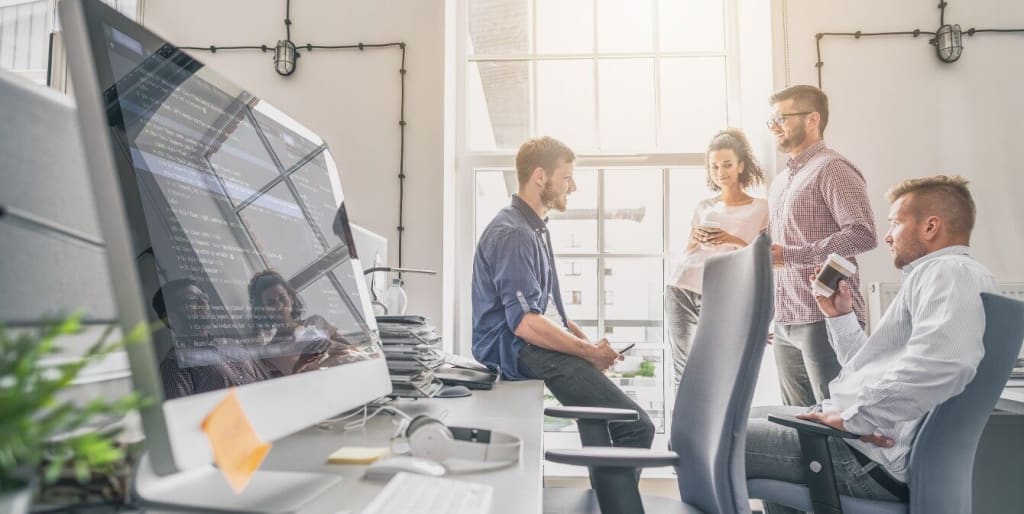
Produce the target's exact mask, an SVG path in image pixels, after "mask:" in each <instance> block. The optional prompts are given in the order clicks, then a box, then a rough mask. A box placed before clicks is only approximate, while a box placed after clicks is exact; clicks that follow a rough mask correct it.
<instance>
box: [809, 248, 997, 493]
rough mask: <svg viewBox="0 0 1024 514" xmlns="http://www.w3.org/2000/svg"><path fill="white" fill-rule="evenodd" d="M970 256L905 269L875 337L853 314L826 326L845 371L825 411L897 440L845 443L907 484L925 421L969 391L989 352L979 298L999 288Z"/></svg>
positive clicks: (946, 254)
mask: <svg viewBox="0 0 1024 514" xmlns="http://www.w3.org/2000/svg"><path fill="white" fill-rule="evenodd" d="M968 252H969V249H968V247H966V246H950V247H947V248H943V249H941V250H937V251H934V252H932V253H930V254H928V255H925V256H923V257H921V258H919V259H917V260H915V261H914V262H912V263H910V264H908V265H906V266H904V267H903V284H902V286H901V287H900V291H899V293H898V294H897V295H896V298H895V299H894V300H893V302H892V305H890V306H889V309H888V310H886V311H885V315H884V316H882V319H881V321H879V324H878V327H877V328H876V329H875V330H874V332H873V333H872V334H871V336H870V337H868V336H867V335H866V334H865V333H864V330H863V329H861V327H860V324H859V323H858V322H857V318H856V316H855V315H854V314H853V313H849V314H846V315H843V316H837V317H834V318H828V319H827V320H826V325H827V326H828V332H829V341H830V342H831V344H832V347H833V348H834V349H835V352H836V357H837V358H838V359H839V364H840V365H842V371H841V372H840V373H839V376H838V377H836V379H835V380H833V381H832V382H831V383H830V384H829V392H830V394H831V398H830V399H828V400H825V401H824V402H822V410H823V411H824V412H839V413H840V414H841V416H842V418H843V424H844V426H845V427H846V430H848V431H850V432H853V433H855V434H880V435H884V436H886V437H889V438H891V439H892V440H893V441H894V443H895V444H894V446H893V447H892V448H882V447H880V446H875V445H873V444H871V443H865V442H862V441H860V440H855V439H854V440H847V442H849V443H850V444H851V445H853V446H854V447H855V448H857V449H858V450H859V451H860V452H861V453H863V454H865V455H867V456H868V457H869V458H871V460H873V461H875V462H878V463H879V464H881V465H882V466H884V467H885V469H886V470H887V471H889V473H890V474H892V475H893V476H894V477H895V478H897V479H899V480H902V481H904V482H905V481H906V475H907V464H908V459H909V456H910V448H911V445H912V443H913V441H914V436H915V435H916V434H917V429H918V427H919V426H920V425H921V421H923V420H924V417H925V415H926V414H928V412H930V411H931V410H932V409H934V408H935V407H937V406H938V405H939V404H940V403H942V402H944V401H946V400H947V399H949V398H952V397H953V396H956V395H957V394H960V393H961V392H962V391H963V390H964V388H965V387H967V384H968V383H969V382H970V381H971V379H972V378H974V374H975V372H976V370H977V368H978V363H979V362H981V357H982V356H983V355H984V354H985V348H984V346H983V345H982V340H981V339H982V335H983V334H984V332H985V312H984V309H983V306H982V303H981V296H980V295H981V293H983V292H994V291H996V290H997V288H996V283H995V279H994V278H993V277H992V274H991V273H990V272H989V271H988V269H986V268H985V266H983V265H982V264H981V263H979V262H978V261H976V260H974V259H973V258H971V256H970V255H969V253H968Z"/></svg>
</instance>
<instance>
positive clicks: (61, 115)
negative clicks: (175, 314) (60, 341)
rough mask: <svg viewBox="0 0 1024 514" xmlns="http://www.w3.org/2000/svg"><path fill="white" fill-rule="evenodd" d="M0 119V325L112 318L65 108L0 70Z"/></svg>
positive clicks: (71, 119)
mask: <svg viewBox="0 0 1024 514" xmlns="http://www.w3.org/2000/svg"><path fill="white" fill-rule="evenodd" d="M0 112H2V113H3V119H2V121H0V206H3V208H5V209H6V210H7V212H6V214H4V215H3V216H0V242H2V244H0V320H2V321H4V322H6V323H9V324H12V323H13V324H23V323H29V322H33V321H35V320H38V319H39V318H40V316H42V315H44V314H53V313H58V312H61V311H69V310H74V309H84V310H86V311H87V312H88V317H89V318H91V319H100V320H112V319H114V318H115V314H114V303H113V299H112V296H111V290H110V284H109V282H108V278H107V277H108V274H107V268H106V261H105V260H104V255H103V249H102V248H101V247H97V246H96V245H95V244H94V243H89V242H87V240H92V241H94V242H97V243H100V244H101V242H102V240H101V238H100V235H99V225H98V223H97V221H96V210H95V205H94V204H93V199H92V192H91V191H90V189H89V180H88V176H87V175H86V173H87V172H86V169H85V164H84V155H83V151H82V143H81V138H80V137H79V134H78V124H77V121H76V120H75V112H74V106H73V103H72V102H71V100H70V99H68V98H67V97H65V96H64V95H61V94H60V93H57V92H55V91H53V90H50V89H47V88H45V87H42V86H39V85H37V84H34V83H31V82H29V81H27V80H25V79H23V78H21V77H19V76H16V75H14V74H11V73H8V72H6V71H0ZM47 225H48V226H49V227H47ZM76 235H77V236H80V238H76V237H75V236H76Z"/></svg>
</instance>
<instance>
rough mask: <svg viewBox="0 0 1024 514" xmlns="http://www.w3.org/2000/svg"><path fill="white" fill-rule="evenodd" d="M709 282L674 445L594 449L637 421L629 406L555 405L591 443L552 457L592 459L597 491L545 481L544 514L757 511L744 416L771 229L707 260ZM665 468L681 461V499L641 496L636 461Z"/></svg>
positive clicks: (767, 298) (763, 305) (760, 350)
mask: <svg viewBox="0 0 1024 514" xmlns="http://www.w3.org/2000/svg"><path fill="white" fill-rule="evenodd" d="M704 284H705V288H704V296H703V298H702V303H703V306H702V308H701V316H700V320H699V321H698V322H697V330H696V333H695V334H694V339H693V346H692V348H691V351H690V355H689V359H688V362H687V365H686V371H685V372H684V373H683V376H682V379H681V381H680V383H679V389H678V391H677V393H676V402H675V410H674V412H673V415H672V435H671V443H672V444H671V448H672V450H673V451H656V450H644V449H636V448H611V447H604V448H602V447H588V445H590V444H592V443H594V442H595V441H597V442H599V443H600V442H605V441H606V442H607V443H606V444H599V445H597V446H610V445H611V444H610V436H609V435H608V427H607V424H608V423H609V422H614V420H624V419H627V420H628V419H636V417H637V414H636V412H633V411H631V410H627V409H593V408H590V409H584V408H572V407H562V408H555V409H548V410H547V411H546V413H547V414H549V415H562V416H564V417H573V418H576V419H578V420H579V424H580V435H581V438H583V443H584V445H585V447H584V448H582V449H579V450H550V451H548V452H546V454H545V457H546V458H547V460H550V461H552V462H559V463H563V464H571V465H578V466H587V467H588V468H589V471H590V476H591V483H592V485H593V487H594V489H593V490H588V489H571V488H561V489H559V488H549V489H545V490H544V511H545V512H552V513H553V512H559V513H597V512H601V513H603V514H619V513H628V514H637V513H643V512H645V511H646V512H650V513H654V512H657V513H665V512H678V513H688V514H692V513H698V512H700V513H707V514H734V513H749V512H750V507H749V502H748V499H747V490H746V472H745V467H744V450H745V443H746V434H747V416H748V414H749V411H750V402H751V400H752V398H753V395H754V386H755V385H756V383H757V376H758V372H759V370H760V366H761V357H762V355H763V354H764V348H765V344H766V340H767V337H768V324H769V322H770V321H771V319H772V312H773V302H774V300H773V294H772V266H771V240H770V238H769V237H768V235H767V234H762V235H761V236H759V237H758V238H757V240H755V241H754V243H752V244H750V245H749V246H747V247H746V248H743V249H740V250H737V251H734V252H730V253H728V254H725V255H721V256H716V257H713V258H711V259H709V260H708V262H707V263H706V265H705V268H704ZM602 427H603V428H602ZM660 466H673V467H675V469H676V474H677V477H678V483H679V495H680V497H681V498H682V502H679V501H678V500H675V499H671V498H663V497H653V496H648V497H641V496H640V493H639V490H638V488H637V474H636V470H637V468H644V467H660ZM595 493H596V494H595ZM595 496H596V499H595ZM595 500H596V501H595Z"/></svg>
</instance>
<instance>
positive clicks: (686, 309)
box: [665, 285, 701, 388]
mask: <svg viewBox="0 0 1024 514" xmlns="http://www.w3.org/2000/svg"><path fill="white" fill-rule="evenodd" d="M700 301H701V295H700V293H695V292H693V291H690V290H689V289H680V288H678V287H676V286H672V285H666V286H665V311H666V314H667V315H668V319H667V321H668V333H669V337H670V338H671V339H672V365H673V368H674V369H675V375H674V377H675V382H674V384H675V387H676V388H678V387H679V379H680V378H681V377H682V376H683V368H685V367H686V359H687V357H688V356H689V355H690V345H691V344H692V343H693V333H694V331H695V330H696V329H697V318H699V317H700Z"/></svg>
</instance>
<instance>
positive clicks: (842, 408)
mask: <svg viewBox="0 0 1024 514" xmlns="http://www.w3.org/2000/svg"><path fill="white" fill-rule="evenodd" d="M888 198H889V201H890V202H892V207H891V208H890V210H889V224H890V227H889V232H888V233H887V234H886V236H885V242H886V243H887V244H888V245H889V249H890V253H891V254H892V257H893V264H894V265H895V266H896V267H897V268H898V269H900V270H902V272H903V284H902V287H901V288H900V292H899V294H897V296H896V298H895V299H894V300H893V303H892V305H890V306H889V309H888V310H887V311H886V312H885V315H884V316H883V317H882V319H881V321H880V322H879V325H878V327H877V328H875V330H874V332H873V333H872V334H871V336H870V337H869V336H867V335H866V334H865V333H864V331H863V329H862V328H861V326H860V324H859V323H858V321H857V318H856V316H855V314H854V312H853V300H852V294H851V291H850V287H849V285H848V284H847V283H846V282H845V281H843V282H840V285H839V290H838V291H837V292H836V294H834V295H833V296H832V297H829V298H825V297H821V296H819V297H817V298H816V301H817V303H818V307H819V308H820V309H821V311H822V313H824V315H825V316H826V324H827V327H828V333H829V342H830V343H831V345H832V347H833V349H834V350H835V352H836V356H837V358H838V360H839V363H840V365H841V366H842V370H841V371H840V373H839V376H838V377H837V378H836V379H835V380H833V381H832V382H831V383H830V384H829V390H830V392H831V398H829V399H827V400H825V401H823V402H822V403H821V404H819V405H818V406H815V407H814V408H812V410H811V411H810V412H806V409H803V412H802V411H801V409H800V408H795V407H790V408H778V407H770V408H764V409H754V411H752V412H751V420H750V426H749V432H748V436H747V476H748V477H749V478H769V479H776V480H785V481H788V482H794V483H804V470H803V468H802V466H801V465H800V443H799V440H798V436H797V433H796V431H795V430H794V429H791V428H788V427H783V426H781V425H776V424H774V423H770V422H769V421H767V419H766V418H767V414H769V413H782V414H797V417H799V418H802V419H811V420H816V421H819V422H822V423H824V424H826V425H829V426H832V427H835V428H838V429H840V430H846V431H849V432H852V433H855V434H860V435H861V438H860V440H837V439H830V441H829V444H830V447H831V448H832V457H833V463H834V465H835V466H834V467H835V471H836V482H837V484H838V486H839V492H840V494H842V495H848V496H854V497H859V498H868V499H879V500H896V499H903V498H904V497H905V495H906V494H907V493H906V476H907V463H908V460H909V456H910V448H911V445H912V444H913V441H914V436H915V435H916V434H917V430H918V428H919V427H920V425H921V422H922V421H923V420H924V417H925V416H926V415H927V414H928V412H930V411H931V410H932V409H934V408H935V407H937V406H938V405H939V404H941V403H942V402H944V401H946V400H948V399H949V398H952V397H953V396H956V395H957V394H960V392H962V391H963V390H964V388H965V387H966V386H967V384H968V383H969V382H970V381H971V379H973V378H974V374H975V371H976V370H977V367H978V363H979V362H981V357H982V355H983V354H984V346H983V345H982V335H983V334H984V332H985V313H984V309H983V306H982V303H981V296H980V294H981V293H982V292H994V291H996V290H997V289H996V284H995V280H994V279H993V277H992V274H991V273H990V272H989V271H988V270H987V269H986V268H985V267H984V266H983V265H981V264H980V263H978V262H977V261H975V260H974V259H973V258H971V256H970V254H969V248H968V245H969V244H970V236H971V230H972V229H973V227H974V218H975V206H974V201H973V199H972V198H971V194H970V191H969V190H968V189H967V181H966V180H964V179H963V178H960V177H956V176H954V177H947V176H943V175H939V176H934V177H926V178H920V179H912V180H907V181H904V182H902V183H900V184H898V185H897V186H895V187H894V188H892V189H891V190H890V191H889V193H888ZM809 278H810V280H813V279H814V277H813V276H812V277H809ZM847 441H849V442H847ZM765 511H766V512H767V513H771V514H777V513H785V512H795V511H793V510H792V509H789V508H787V507H781V506H778V505H772V504H766V505H765Z"/></svg>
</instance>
